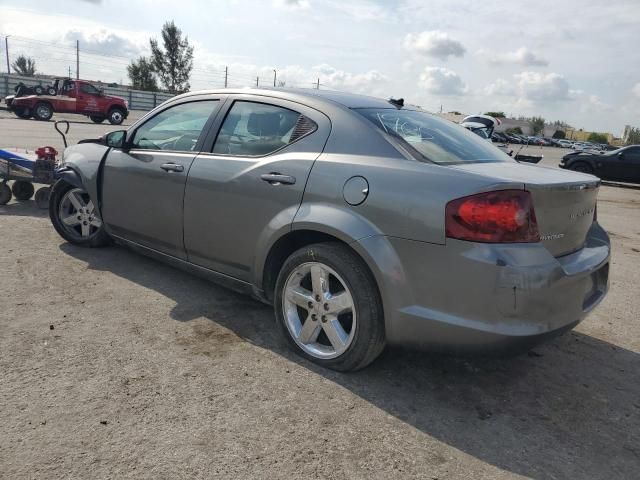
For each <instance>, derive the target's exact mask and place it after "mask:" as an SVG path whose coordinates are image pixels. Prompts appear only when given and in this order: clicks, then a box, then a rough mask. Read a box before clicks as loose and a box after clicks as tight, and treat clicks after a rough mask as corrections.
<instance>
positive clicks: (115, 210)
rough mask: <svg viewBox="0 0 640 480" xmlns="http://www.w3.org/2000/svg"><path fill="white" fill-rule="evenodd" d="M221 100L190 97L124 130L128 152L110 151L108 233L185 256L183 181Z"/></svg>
mask: <svg viewBox="0 0 640 480" xmlns="http://www.w3.org/2000/svg"><path fill="white" fill-rule="evenodd" d="M196 98H197V97H196ZM221 100H222V98H220V97H217V98H216V97H211V96H207V97H205V98H199V99H194V97H188V98H187V99H183V100H182V101H180V102H178V103H172V104H170V105H168V106H167V107H166V108H164V109H162V110H161V111H159V112H157V113H156V114H155V115H154V116H152V117H151V118H148V119H146V120H145V121H144V123H142V124H141V125H140V126H138V127H136V128H135V130H133V131H130V132H128V133H127V141H126V148H124V149H113V150H111V151H110V152H109V154H108V156H107V159H106V161H105V165H104V170H103V181H102V217H103V221H104V222H105V225H106V228H107V229H108V231H109V232H110V233H111V234H112V235H115V236H117V237H121V238H124V239H126V240H130V241H133V242H136V243H138V244H140V245H144V246H146V247H149V248H152V249H154V250H157V251H159V252H162V253H166V254H168V255H172V256H175V257H178V258H182V259H185V258H186V255H185V250H184V241H183V210H182V202H183V198H184V188H185V182H186V179H187V173H188V171H189V168H190V167H191V164H192V162H193V159H194V158H195V156H196V154H197V152H198V151H200V149H201V145H202V143H203V140H204V138H205V136H206V132H207V131H208V128H210V126H211V125H212V123H213V121H214V119H215V114H216V113H217V111H218V109H219V106H220V102H221Z"/></svg>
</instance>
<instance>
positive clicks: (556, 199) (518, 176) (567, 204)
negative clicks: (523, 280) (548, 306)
mask: <svg viewBox="0 0 640 480" xmlns="http://www.w3.org/2000/svg"><path fill="white" fill-rule="evenodd" d="M451 168H456V169H459V170H464V171H466V172H469V173H476V174H480V175H483V176H487V177H490V178H491V180H492V182H491V185H492V189H494V190H495V189H499V188H500V183H501V182H505V183H509V184H511V185H513V183H514V182H518V183H521V184H522V188H524V189H525V190H527V191H529V192H530V193H531V197H532V200H533V208H534V210H535V214H536V220H537V222H538V229H539V231H540V241H541V242H542V243H543V244H544V246H545V247H546V248H547V249H548V250H549V252H551V254H553V255H554V256H556V257H559V256H562V255H566V254H569V253H571V252H575V251H576V250H579V249H581V248H582V247H583V245H584V243H585V240H586V237H587V232H588V231H589V228H590V227H591V224H592V223H593V218H594V213H595V206H596V198H597V195H598V186H599V184H600V181H599V180H598V179H597V178H596V177H594V176H592V175H586V174H581V173H577V172H571V171H566V170H558V169H554V168H547V167H538V166H535V165H526V164H519V163H504V162H500V163H467V164H461V165H455V166H452V167H451Z"/></svg>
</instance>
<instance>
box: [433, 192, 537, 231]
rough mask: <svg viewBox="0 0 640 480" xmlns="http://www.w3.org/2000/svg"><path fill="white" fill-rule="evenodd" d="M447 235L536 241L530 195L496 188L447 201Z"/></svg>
mask: <svg viewBox="0 0 640 480" xmlns="http://www.w3.org/2000/svg"><path fill="white" fill-rule="evenodd" d="M445 217H446V218H445V227H446V232H447V237H449V238H457V239H459V240H469V241H472V242H486V243H531V242H539V241H540V234H539V233H538V223H537V222H536V214H535V212H534V210H533V203H532V201H531V194H530V193H529V192H527V191H524V190H498V191H495V192H487V193H479V194H477V195H471V196H469V197H463V198H458V199H457V200H452V201H450V202H449V203H447V207H446V211H445Z"/></svg>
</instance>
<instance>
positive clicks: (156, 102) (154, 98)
mask: <svg viewBox="0 0 640 480" xmlns="http://www.w3.org/2000/svg"><path fill="white" fill-rule="evenodd" d="M157 105H158V98H157V96H156V93H155V92H154V93H153V108H156V106H157Z"/></svg>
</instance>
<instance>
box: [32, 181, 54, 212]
mask: <svg viewBox="0 0 640 480" xmlns="http://www.w3.org/2000/svg"><path fill="white" fill-rule="evenodd" d="M50 194H51V188H50V187H42V188H39V189H38V190H36V196H35V198H34V200H35V201H36V205H37V206H38V208H41V209H43V210H44V209H46V208H49V195H50Z"/></svg>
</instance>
